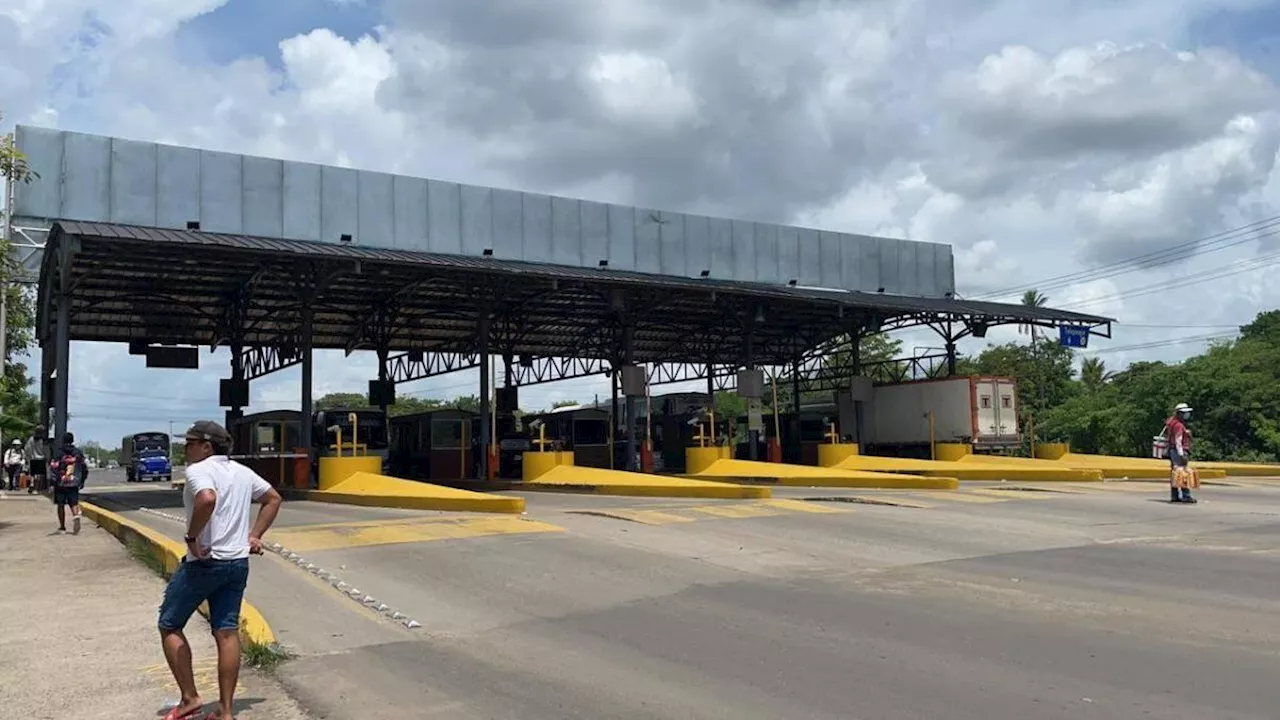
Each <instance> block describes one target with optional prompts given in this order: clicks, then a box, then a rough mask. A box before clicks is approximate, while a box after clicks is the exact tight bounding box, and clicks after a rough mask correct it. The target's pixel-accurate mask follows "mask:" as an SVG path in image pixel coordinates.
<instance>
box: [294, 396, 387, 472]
mask: <svg viewBox="0 0 1280 720" xmlns="http://www.w3.org/2000/svg"><path fill="white" fill-rule="evenodd" d="M353 416H354V426H353V424H352V423H353ZM334 428H338V429H339V430H340V431H341V433H342V454H343V455H350V454H352V452H353V451H354V452H355V454H357V455H377V456H378V457H380V458H382V465H383V468H384V469H385V468H386V464H387V455H388V438H387V416H386V414H384V413H383V412H382V411H381V410H377V409H373V408H360V409H341V408H335V409H332V410H317V411H316V412H315V414H314V415H313V416H312V423H311V442H312V445H313V447H315V449H316V456H317V457H320V456H323V455H335V454H337V452H338V446H337V441H338V433H336V432H334Z"/></svg>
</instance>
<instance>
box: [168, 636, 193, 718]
mask: <svg viewBox="0 0 1280 720" xmlns="http://www.w3.org/2000/svg"><path fill="white" fill-rule="evenodd" d="M160 645H161V647H163V648H164V659H165V662H167V663H169V672H171V673H173V680H174V682H176V683H178V691H179V692H181V693H182V699H181V700H179V701H178V708H179V711H178V714H179V715H182V714H183V713H187V712H191V711H192V710H196V709H199V708H200V706H201V705H203V703H201V702H200V693H199V692H198V691H196V676H195V672H194V671H193V670H192V669H191V645H190V643H188V642H187V636H186V635H184V634H183V633H182V631H181V630H161V631H160Z"/></svg>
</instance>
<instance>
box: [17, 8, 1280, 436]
mask: <svg viewBox="0 0 1280 720" xmlns="http://www.w3.org/2000/svg"><path fill="white" fill-rule="evenodd" d="M1278 33H1280V5H1278V4H1276V3H1275V2H1264V1H1262V0H1132V1H1131V2H1125V3H1118V2H1114V1H1111V0H1039V1H1038V2H1034V3H1032V2H1027V1H1026V0H828V1H825V2H824V1H820V0H737V1H736V2H733V1H730V0H721V1H715V0H537V1H536V2H535V1H534V0H483V1H480V0H112V2H110V3H102V2H98V1H97V0H7V2H5V3H4V4H3V6H2V7H0V47H4V48H6V52H5V53H4V54H3V56H0V109H3V110H4V111H5V113H6V118H5V122H6V123H13V122H19V123H28V124H37V125H48V126H56V127H60V128H63V129H68V130H78V131H86V132H94V133H102V134H109V135H118V136H124V137H129V138H135V139H141V140H154V141H161V142H169V143H177V144H186V145H195V146H200V147H205V148H210V149H216V150H229V151H235V152H242V153H250V154H262V155H269V156H274V157H283V158H287V159H295V160H307V161H313V162H321V163H335V164H343V165H350V166H355V167H361V168H368V169H375V170H385V171H393V172H401V173H408V174H415V175H425V176H430V177H438V178H445V179H452V180H461V181H466V182H472V183H480V184H491V185H498V186H503V187H515V188H520V189H525V190H534V191H541V192H551V193H558V194H568V195H574V196H579V197H585V198H590V199H594V200H604V201H612V202H623V203H636V204H642V205H647V206H651V207H653V206H656V207H660V208H668V209H672V210H686V211H696V212H705V213H712V214H717V215H727V216H731V217H742V218H751V219H759V220H771V221H779V222H795V223H803V224H808V225H816V226H819V227H823V228H829V229H838V230H845V231H850V232H860V233H869V234H880V235H885V236H892V237H906V238H911V239H917V240H928V241H936V242H945V243H950V244H952V245H953V246H954V248H955V253H956V257H957V263H956V273H957V282H958V285H959V287H960V291H961V293H962V294H963V295H964V296H966V297H978V296H988V297H990V296H996V295H997V294H998V293H1000V292H1001V291H1007V290H1012V289H1021V288H1022V287H1025V286H1028V285H1030V284H1036V285H1037V286H1039V287H1042V288H1043V289H1044V292H1045V294H1047V295H1048V296H1049V298H1050V304H1052V305H1055V306H1058V307H1064V308H1072V309H1079V310H1082V311H1088V312H1096V313H1099V314H1106V315H1110V316H1113V317H1116V318H1118V319H1119V320H1121V321H1122V323H1123V324H1122V325H1121V326H1119V327H1117V337H1116V339H1115V340H1113V341H1111V342H1110V343H1109V344H1108V343H1104V342H1100V341H1096V342H1095V343H1094V350H1096V351H1097V352H1099V353H1100V355H1099V356H1100V357H1104V358H1105V359H1106V360H1107V362H1108V364H1109V365H1112V366H1120V365H1123V364H1125V363H1127V362H1131V361H1133V360H1135V359H1140V358H1150V359H1177V358H1179V357H1182V356H1185V355H1187V354H1190V353H1194V352H1198V351H1199V350H1200V349H1202V348H1203V346H1204V341H1205V339H1206V338H1210V337H1213V336H1218V335H1221V334H1223V333H1227V332H1229V331H1230V330H1231V329H1232V328H1233V327H1234V326H1236V325H1238V324H1240V323H1243V322H1247V321H1248V320H1249V319H1251V318H1252V317H1253V315H1254V314H1255V313H1256V312H1257V311H1258V310H1260V309H1265V308H1272V307H1275V306H1276V305H1277V304H1280V303H1277V298H1278V297H1280V290H1277V289H1276V288H1277V286H1278V285H1280V283H1277V282H1276V281H1277V280H1278V279H1280V273H1277V263H1280V225H1276V226H1275V227H1272V226H1271V225H1268V224H1267V223H1266V222H1265V221H1267V220H1268V219H1269V218H1271V217H1273V216H1277V215H1280V210H1276V208H1277V207H1278V206H1280V170H1277V163H1276V160H1277V149H1278V147H1280V93H1278V91H1277V83H1278V82H1280V39H1278ZM1257 223H1261V224H1257ZM1250 224H1255V225H1253V227H1254V228H1255V229H1254V230H1253V231H1246V232H1234V233H1232V232H1230V231H1232V230H1235V229H1237V228H1244V227H1246V226H1250ZM1272 225H1274V223H1272ZM1222 233H1228V234H1225V235H1223V234H1222ZM1168 248H1176V249H1175V250H1172V251H1167V249H1168ZM1139 256H1146V257H1148V258H1149V259H1150V260H1149V261H1148V262H1146V263H1143V265H1146V266H1149V267H1146V268H1145V269H1138V270H1136V271H1135V265H1133V264H1124V263H1125V261H1126V260H1129V259H1131V258H1134V257H1139ZM1122 271H1123V272H1122ZM1071 273H1087V274H1080V275H1074V276H1071V277H1068V278H1067V279H1065V280H1059V281H1056V282H1055V281H1053V280H1052V279H1054V278H1062V277H1063V276H1066V275H1068V274H1071ZM1175 325H1180V326H1181V327H1175ZM1010 337H1016V334H1015V333H1013V332H1012V331H1009V332H1006V333H1003V334H996V333H993V334H992V336H991V339H993V340H996V341H999V340H1002V339H1007V338H1010ZM1178 338H1191V340H1190V341H1189V342H1185V343H1182V344H1170V341H1172V340H1176V339H1178ZM904 340H905V341H906V350H907V351H908V352H912V351H913V350H916V349H919V350H920V351H921V352H925V351H926V350H925V349H926V348H929V347H931V346H937V345H938V344H939V341H938V340H937V339H936V338H934V337H931V336H929V335H928V334H918V333H917V334H909V335H907V336H905V337H904ZM977 347H980V346H974V347H968V348H965V349H968V350H973V349H976V348H977ZM204 363H205V365H204V367H205V369H203V370H201V371H199V373H198V374H197V373H192V372H189V371H163V370H155V371H145V370H144V369H143V367H142V362H141V360H140V359H139V358H133V357H129V356H128V355H127V352H126V349H125V348H124V347H122V346H94V345H81V346H78V347H76V348H75V350H74V353H73V358H72V392H71V396H72V400H71V413H72V416H73V429H76V430H78V432H79V434H80V435H81V436H82V437H88V438H93V439H98V440H101V441H104V443H106V444H114V443H115V442H118V438H119V437H120V436H121V435H122V434H124V433H125V432H132V431H135V430H141V429H144V427H143V426H147V427H154V428H159V429H167V427H168V423H169V422H171V421H172V422H173V423H174V424H175V426H177V425H182V424H184V423H187V422H189V421H190V420H192V419H194V418H195V417H196V416H215V417H219V416H220V415H221V413H220V411H219V410H218V408H217V407H216V406H215V405H214V404H213V402H211V399H216V394H217V392H216V388H217V385H216V383H217V377H218V376H219V375H220V374H225V372H226V370H225V368H226V357H225V355H223V354H220V353H217V354H213V355H205V356H204ZM373 375H374V363H373V361H372V360H371V359H370V358H358V357H356V356H353V357H352V358H350V359H343V358H342V357H341V354H340V353H339V354H338V355H337V357H329V356H322V357H321V358H320V360H319V361H318V364H317V377H316V391H317V394H321V393H324V392H328V391H334V390H354V389H358V388H360V387H362V386H363V384H364V381H365V380H366V379H368V378H369V377H371V376H373ZM297 381H298V375H297V372H296V371H293V372H289V371H286V372H282V373H280V374H278V375H276V376H272V377H270V378H269V379H265V380H262V381H259V382H257V383H255V385H254V388H253V400H254V404H255V407H254V409H266V408H277V407H288V406H295V407H296V405H297V400H296V396H297ZM474 384H475V379H474V376H469V375H466V374H460V375H458V376H449V377H445V378H440V379H437V380H434V381H430V382H424V383H417V384H411V385H407V386H402V392H410V393H415V394H421V395H437V396H449V395H455V394H458V393H466V392H469V391H471V388H472V387H474ZM607 391H608V390H607V384H604V383H599V382H595V383H585V384H584V383H576V384H575V383H561V384H558V385H550V386H539V387H537V388H530V389H528V390H527V391H525V393H524V395H523V398H522V399H523V401H524V402H523V404H524V405H526V406H530V407H538V406H547V405H549V404H550V403H551V402H553V401H554V400H557V399H561V398H576V399H580V400H585V399H590V396H591V395H592V394H594V393H596V392H599V393H601V395H604V394H607ZM175 429H178V430H179V431H180V428H175ZM112 438H116V440H112Z"/></svg>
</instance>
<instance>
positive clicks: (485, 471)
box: [476, 308, 493, 480]
mask: <svg viewBox="0 0 1280 720" xmlns="http://www.w3.org/2000/svg"><path fill="white" fill-rule="evenodd" d="M477 326H478V327H477V333H478V337H477V338H476V350H477V352H478V354H479V356H480V479H482V480H488V479H489V442H490V438H489V429H490V428H489V423H490V419H491V418H490V415H491V414H492V412H493V411H492V410H491V409H490V406H489V386H490V381H491V378H490V377H489V310H488V308H485V309H484V310H482V311H481V312H480V322H479V323H477Z"/></svg>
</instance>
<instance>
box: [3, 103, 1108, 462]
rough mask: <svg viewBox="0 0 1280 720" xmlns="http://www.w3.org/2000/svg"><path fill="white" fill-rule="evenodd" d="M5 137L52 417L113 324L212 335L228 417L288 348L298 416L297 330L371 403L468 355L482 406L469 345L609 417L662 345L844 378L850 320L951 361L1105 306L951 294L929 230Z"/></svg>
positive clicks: (159, 355) (653, 366)
mask: <svg viewBox="0 0 1280 720" xmlns="http://www.w3.org/2000/svg"><path fill="white" fill-rule="evenodd" d="M15 142H16V144H17V146H18V148H19V150H20V151H22V152H23V153H24V154H25V155H26V157H27V159H28V162H29V165H30V167H31V169H32V171H33V172H34V173H36V176H35V179H34V181H33V182H30V183H20V184H15V185H14V186H13V187H12V188H11V189H12V190H13V207H12V208H11V212H10V213H9V214H7V215H6V218H5V219H6V224H7V226H8V228H7V229H8V230H9V233H8V236H9V237H10V238H12V239H13V241H12V242H11V247H12V248H13V249H14V251H15V255H16V257H15V258H14V260H16V261H17V262H18V263H20V264H21V267H22V268H24V270H27V271H32V272H33V274H34V275H37V276H38V282H39V305H38V318H37V325H38V335H39V341H40V344H41V347H42V348H43V349H44V350H45V352H43V353H42V355H41V357H42V360H43V362H44V364H45V365H44V367H43V368H42V377H43V379H44V380H45V385H44V386H42V402H43V404H44V406H45V407H46V408H47V409H48V410H50V411H52V412H54V413H56V418H55V422H54V423H52V424H53V425H54V427H55V431H56V432H58V433H61V432H62V431H63V430H65V427H66V419H67V414H66V413H67V397H68V395H67V382H68V375H69V371H68V367H69V366H68V363H69V356H70V350H69V346H70V343H71V342H73V341H77V340H90V341H104V342H128V343H130V352H133V353H136V354H139V355H142V354H145V355H146V357H147V364H148V366H158V367H187V368H190V367H197V366H198V365H199V362H198V353H197V351H196V349H195V348H194V347H192V346H210V347H219V346H221V347H228V348H230V349H231V377H230V378H228V379H226V380H225V381H224V383H223V384H222V385H221V386H220V394H221V395H222V397H221V398H220V403H219V404H220V405H222V406H224V407H227V408H230V409H229V410H228V417H231V416H233V415H236V414H238V413H239V412H240V409H241V408H242V407H244V406H246V405H248V404H249V400H248V397H249V394H248V383H249V381H251V380H253V379H256V378H259V377H262V376H264V375H266V374H267V373H270V372H274V371H276V370H279V369H281V368H283V367H286V366H289V365H295V364H300V365H301V366H302V381H301V385H302V388H301V398H300V399H301V406H302V415H303V417H309V416H310V415H311V407H312V398H311V388H312V382H311V380H312V378H311V374H312V366H313V363H312V362H311V359H312V350H313V349H317V348H319V349H327V348H333V349H342V350H345V351H347V352H352V351H355V350H374V351H376V352H377V353H378V355H379V369H378V378H377V380H376V381H371V383H370V391H369V395H370V402H371V403H373V404H377V405H383V406H385V405H387V404H390V403H391V402H394V391H393V388H390V389H389V387H388V386H394V384H395V383H397V382H406V381H409V380H415V379H420V378H425V377H430V376H432V375H438V374H443V373H446V372H452V371H455V370H460V369H463V368H477V369H478V370H479V375H480V388H479V389H480V402H481V411H482V413H487V409H488V407H489V398H490V393H489V387H490V383H491V380H492V378H491V377H490V374H491V373H490V370H489V358H491V357H493V356H500V357H502V359H503V361H504V365H505V367H506V369H507V372H506V373H505V381H506V382H508V383H511V384H512V385H527V384H532V383H534V382H548V381H551V380H559V379H566V378H569V377H583V376H587V375H595V374H602V373H608V374H610V375H612V376H613V379H614V381H615V384H614V393H615V395H616V393H617V392H618V387H619V385H624V386H626V388H629V389H624V394H625V395H626V396H627V404H628V409H627V412H626V417H627V418H628V420H627V422H628V425H627V427H628V428H631V427H634V422H633V421H634V417H635V412H634V407H633V405H634V399H635V398H636V397H638V396H639V395H641V394H643V392H644V391H643V390H639V389H638V388H642V387H647V385H646V383H645V382H642V381H643V380H645V379H646V378H647V379H648V383H649V384H657V382H655V381H654V380H653V379H652V378H653V376H654V374H655V372H656V371H657V370H658V369H661V368H662V367H677V368H699V370H697V373H702V374H701V375H699V374H696V373H690V374H689V375H684V376H682V377H680V378H679V379H695V378H697V377H706V378H707V379H708V384H709V386H714V385H715V380H716V378H717V377H726V376H729V375H732V374H733V373H735V372H736V371H737V369H739V368H744V367H746V368H760V367H762V366H774V367H779V366H785V367H787V368H789V372H790V377H791V378H792V380H793V384H794V385H795V387H797V388H800V387H808V388H810V389H812V388H814V387H816V386H817V385H820V384H822V383H826V384H827V385H832V384H834V383H844V384H845V386H847V385H848V382H849V379H850V378H852V377H853V376H855V375H858V374H859V373H860V362H859V360H858V359H857V357H856V356H857V353H856V352H853V353H843V354H841V353H835V352H833V351H832V348H833V346H836V345H839V344H841V343H848V344H849V345H850V347H852V348H854V349H855V350H856V347H857V343H856V340H857V338H859V337H861V336H863V335H865V334H868V333H875V332H880V331H886V330H894V329H902V328H906V327H912V326H928V327H930V328H932V329H933V330H934V331H935V332H937V333H938V334H939V335H940V336H941V337H942V338H943V339H944V340H945V343H946V350H947V358H948V364H949V370H951V371H954V366H955V347H956V345H955V343H956V341H957V340H959V339H960V338H963V337H965V336H968V335H972V336H974V337H983V336H984V335H985V333H986V331H987V329H988V328H990V327H992V326H996V325H1003V324H1011V323H1017V324H1034V325H1039V326H1041V327H1046V328H1051V327H1060V326H1072V327H1073V328H1074V332H1072V333H1064V337H1068V336H1069V337H1074V338H1077V339H1079V338H1082V337H1083V338H1086V339H1087V337H1088V336H1089V335H1091V334H1097V335H1104V336H1106V337H1110V324H1111V321H1110V320H1109V319H1107V318H1103V317H1096V316H1092V315H1084V314H1079V313H1071V312H1065V311H1060V310H1053V309H1048V308H1039V307H1026V306H1021V305H1007V304H999V303H987V302H972V301H968V300H962V299H958V298H956V297H955V272H954V271H955V263H954V257H953V253H952V249H951V247H950V246H949V245H946V244H943V243H930V242H917V241H907V240H897V239H892V238H880V237H872V236H867V235H858V234H851V233H844V232H838V231H831V230H817V229H813V228H801V227H796V226H787V225H779V224H776V223H769V222H761V221H755V220H740V219H729V218H714V217H709V216H704V215H695V214H690V213H680V212H672V211H667V210H654V209H648V208H642V207H634V206H627V205H619V204H614V203H601V202H594V201H589V200H579V199H573V198H564V197H557V196H551V195H545V194H538V193H530V192H521V191H517V190H511V189H503V188H489V187H481V186H475V185H468V184H463V183H455V182H450V181H446V180H439V179H431V178H424V177H414V176H408V175H399V174H391V173H385V172H378V171H371V170H361V169H355V168H346V167H337V166H322V165H316V164H313V163H305V162H297V161H289V160H282V159H275V158H265V157H254V156H249V155H241V154H236V153H228V152H218V151H212V150H205V149H197V148H189V147H177V146H171V145H162V144H157V143H148V142H138V141H134V140H128V139H123V138H112V137H104V136H97V135H86V134H83V133H73V132H66V131H61V130H56V129H51V128H33V127H26V126H18V127H17V128H16V129H15ZM173 346H179V347H173ZM391 351H396V352H398V353H399V354H398V355H396V356H394V357H392V356H389V353H390V352H391ZM828 355H830V356H832V357H837V356H850V355H852V356H853V359H852V361H851V362H848V363H846V364H844V365H841V366H839V367H832V366H831V363H828V362H827V356H828ZM566 359H567V360H568V362H565V360H566ZM842 362H844V361H842ZM643 365H648V366H649V367H648V369H647V372H648V375H647V376H644V375H642V374H641V373H640V372H639V371H640V370H641V367H640V366H643ZM513 369H515V370H516V371H515V372H513ZM524 369H528V372H523V370H524ZM522 373H523V374H522ZM802 373H809V374H810V375H811V376H812V379H813V382H812V383H810V384H809V385H808V386H803V385H801V384H799V380H798V378H800V377H801V375H802ZM775 376H776V377H781V375H779V374H775ZM752 377H753V380H752V385H753V386H754V385H755V384H756V383H755V382H754V377H756V376H754V375H753V376H752ZM51 378H53V379H55V380H54V381H53V382H50V379H51ZM675 379H676V378H675V377H674V374H672V375H669V376H668V379H667V380H666V381H668V382H671V381H674V380H675ZM513 381H514V382H513ZM815 383H816V384H815ZM375 395H376V396H377V399H378V401H376V402H375V400H374V396H375ZM795 396H796V397H797V398H798V397H799V396H800V390H799V389H797V390H796V392H795ZM488 433H489V425H488V424H486V423H482V426H481V432H480V446H481V450H482V452H481V454H482V456H483V455H484V454H485V448H486V447H487V443H488ZM634 441H635V433H632V432H628V440H627V442H628V445H629V448H628V453H627V457H633V456H634V453H633V452H631V450H632V449H633V448H631V447H630V445H631V444H632V443H634Z"/></svg>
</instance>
